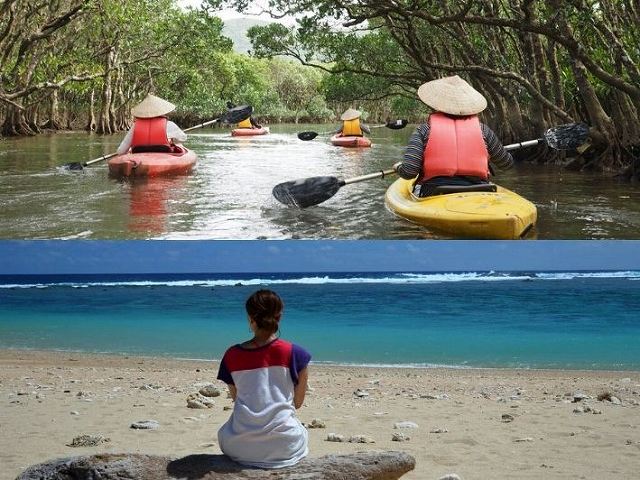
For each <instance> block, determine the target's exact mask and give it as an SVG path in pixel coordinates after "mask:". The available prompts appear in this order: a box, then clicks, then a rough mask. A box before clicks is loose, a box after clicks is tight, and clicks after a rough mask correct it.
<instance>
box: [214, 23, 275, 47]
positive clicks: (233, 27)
mask: <svg viewBox="0 0 640 480" xmlns="http://www.w3.org/2000/svg"><path fill="white" fill-rule="evenodd" d="M270 23H273V22H267V21H265V20H258V19H255V18H246V17H245V18H230V19H228V20H224V28H223V29H222V34H223V35H224V36H225V37H229V38H230V39H231V40H232V41H233V50H234V51H235V52H238V53H247V52H248V51H249V50H251V42H250V41H249V38H248V37H247V31H248V30H249V29H250V28H251V27H254V26H256V25H258V26H261V27H263V26H265V25H269V24H270Z"/></svg>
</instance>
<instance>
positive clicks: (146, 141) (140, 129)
mask: <svg viewBox="0 0 640 480" xmlns="http://www.w3.org/2000/svg"><path fill="white" fill-rule="evenodd" d="M149 145H166V146H167V147H169V148H170V147H171V142H170V141H169V138H168V137H167V118H166V117H153V118H136V120H135V123H134V124H133V138H132V139H131V148H135V147H143V146H149Z"/></svg>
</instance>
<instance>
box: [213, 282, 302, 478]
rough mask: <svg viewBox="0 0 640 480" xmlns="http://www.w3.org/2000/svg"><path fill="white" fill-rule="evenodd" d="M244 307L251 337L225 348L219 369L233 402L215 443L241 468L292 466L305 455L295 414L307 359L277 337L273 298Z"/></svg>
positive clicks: (258, 295)
mask: <svg viewBox="0 0 640 480" xmlns="http://www.w3.org/2000/svg"><path fill="white" fill-rule="evenodd" d="M245 307H246V310H247V316H248V320H249V328H250V329H251V331H252V332H253V338H251V339H250V340H247V341H246V342H244V343H240V344H237V345H234V346H232V347H230V348H229V349H228V350H227V351H226V352H225V354H224V356H223V357H222V361H221V362H220V368H219V370H218V380H222V381H223V382H225V383H226V384H227V385H228V388H229V394H230V395H231V398H232V399H233V401H234V404H233V411H232V413H231V417H230V418H229V420H227V422H226V423H225V424H224V425H222V427H220V429H219V430H218V443H219V445H220V449H221V450H222V452H223V453H224V454H226V455H227V456H229V457H230V458H231V459H232V460H234V461H236V462H238V463H241V464H243V465H248V466H253V467H260V468H281V467H288V466H291V465H295V464H296V463H298V462H299V461H300V460H301V459H302V458H304V457H305V456H306V455H307V454H308V453H309V448H308V434H307V429H306V428H305V427H304V426H303V425H302V424H301V423H300V421H299V420H298V418H297V417H296V409H298V408H300V407H301V406H302V403H303V402H304V397H305V393H306V389H307V379H308V368H307V365H308V364H309V360H310V359H311V355H310V354H309V353H308V352H307V351H306V350H304V349H303V348H302V347H300V346H298V345H295V344H293V343H289V342H286V341H284V340H282V339H280V338H278V332H279V323H280V319H281V317H282V310H283V308H284V304H283V302H282V299H281V298H280V297H279V296H278V294H277V293H275V292H273V291H271V290H258V291H257V292H255V293H254V294H253V295H251V296H250V297H249V298H248V299H247V302H246V304H245Z"/></svg>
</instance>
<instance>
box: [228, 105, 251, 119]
mask: <svg viewBox="0 0 640 480" xmlns="http://www.w3.org/2000/svg"><path fill="white" fill-rule="evenodd" d="M252 113H253V107H252V106H251V105H240V106H238V107H233V108H232V109H230V110H229V111H228V112H227V113H225V114H224V115H222V116H221V117H220V121H221V122H225V123H238V122H241V121H242V120H246V119H247V118H249V117H250V116H251V114H252Z"/></svg>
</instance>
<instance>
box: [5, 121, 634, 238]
mask: <svg viewBox="0 0 640 480" xmlns="http://www.w3.org/2000/svg"><path fill="white" fill-rule="evenodd" d="M332 127H333V125H330V126H326V125H273V126H271V132H272V133H271V134H270V135H265V136H261V137H251V138H247V137H245V138H236V137H231V135H230V133H229V131H228V130H219V129H218V130H199V131H196V132H194V133H192V134H190V135H189V140H188V141H187V143H186V146H188V147H189V148H191V149H193V150H194V151H195V152H196V153H197V154H198V163H197V165H196V168H195V170H194V171H193V172H192V173H191V174H189V175H185V176H181V177H173V178H164V179H151V180H148V181H136V182H133V183H132V182H130V181H126V180H124V181H123V180H118V179H114V178H110V177H109V176H108V173H107V166H106V164H105V163H104V162H102V163H98V164H95V165H92V166H90V167H88V168H85V169H84V171H82V172H74V171H69V170H67V169H64V168H60V166H61V165H63V164H65V163H68V162H83V161H87V160H90V159H92V158H96V157H99V156H101V155H103V154H105V153H110V152H112V151H113V150H115V148H116V147H117V145H118V143H119V141H120V139H121V135H112V136H98V135H88V134H85V133H58V134H51V135H41V136H38V137H33V138H19V139H7V138H2V139H0V237H1V238H5V239H6V238H12V239H39V238H47V239H53V238H56V239H59V238H63V239H75V238H92V239H151V238H158V239H288V238H308V239H319V238H323V239H324V238H337V239H422V238H447V237H443V236H441V235H438V234H435V233H433V232H429V231H428V230H426V229H425V228H424V227H421V226H417V225H414V224H411V223H409V222H407V221H406V220H404V219H401V218H398V217H396V216H395V215H393V214H392V213H391V212H389V211H388V210H387V208H386V207H385V205H384V192H385V189H386V188H387V186H388V185H389V184H390V183H391V182H392V181H393V178H385V179H377V180H371V181H367V182H362V183H356V184H351V185H347V186H345V187H343V188H342V189H340V191H339V192H338V193H337V194H336V195H335V196H334V197H333V198H331V199H330V200H328V201H326V202H325V203H323V204H321V205H319V206H316V207H311V208H308V209H305V210H299V209H295V208H289V207H286V206H284V205H281V204H279V203H278V202H277V201H276V200H275V199H274V198H273V197H272V195H271V189H272V188H273V186H274V185H276V184H278V183H280V182H284V181H287V180H293V179H297V178H305V177H311V176H317V175H335V176H338V177H342V178H348V177H353V176H358V175H363V174H366V173H371V172H375V171H378V170H380V169H386V168H389V167H390V166H391V165H392V164H393V163H395V162H396V161H398V160H400V159H401V156H402V153H403V151H404V148H405V146H406V143H407V140H408V138H409V136H410V134H411V132H412V131H413V128H412V127H411V126H409V127H407V128H405V129H404V130H397V131H392V130H388V129H385V128H377V129H375V130H373V135H372V136H371V138H372V140H373V142H374V144H373V147H372V148H369V149H347V148H341V147H334V146H332V145H331V144H330V143H329V141H328V135H325V136H319V137H317V138H316V139H314V140H312V141H307V142H303V141H301V140H298V138H297V137H296V133H297V132H300V131H304V130H315V131H318V132H323V131H326V130H329V129H331V128H332ZM494 181H496V183H499V184H500V185H503V186H504V187H507V188H509V189H511V190H514V191H516V192H518V193H519V194H520V195H522V196H524V197H525V198H527V199H529V200H531V201H532V202H534V203H535V204H536V206H537V207H538V218H539V220H538V225H537V228H536V231H535V232H534V235H533V238H539V239H596V238H597V239H602V238H608V239H638V238H640V189H638V188H637V187H634V186H631V185H628V184H625V183H619V182H617V181H615V180H611V179H608V178H606V177H603V176H601V175H596V174H585V173H574V172H560V171H558V170H555V169H552V168H548V167H541V166H538V165H528V164H519V165H517V166H516V167H515V168H514V169H512V170H510V171H508V172H504V173H500V174H499V175H498V176H497V177H496V178H494Z"/></svg>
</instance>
